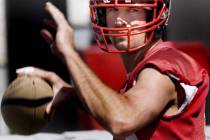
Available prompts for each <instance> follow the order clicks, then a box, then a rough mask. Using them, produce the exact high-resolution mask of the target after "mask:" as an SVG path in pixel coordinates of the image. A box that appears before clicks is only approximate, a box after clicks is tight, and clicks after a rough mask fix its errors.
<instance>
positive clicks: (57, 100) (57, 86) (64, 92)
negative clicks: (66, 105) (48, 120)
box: [16, 67, 75, 115]
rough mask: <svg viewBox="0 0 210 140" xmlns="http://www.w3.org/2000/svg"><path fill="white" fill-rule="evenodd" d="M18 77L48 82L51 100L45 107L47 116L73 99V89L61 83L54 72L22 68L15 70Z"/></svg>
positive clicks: (63, 82)
mask: <svg viewBox="0 0 210 140" xmlns="http://www.w3.org/2000/svg"><path fill="white" fill-rule="evenodd" d="M16 73H17V75H18V76H24V75H27V76H36V77H40V78H42V79H44V80H45V81H47V82H49V83H50V85H51V86H52V90H53V94H54V96H53V99H52V101H51V102H50V103H49V104H48V105H47V108H46V113H47V114H48V115H50V114H52V113H53V112H54V111H55V109H56V107H58V106H59V105H60V104H62V103H63V102H67V101H69V100H70V99H71V97H73V94H74V93H75V92H74V88H73V87H72V86H71V85H69V84H68V83H66V82H65V81H63V80H62V79H61V78H60V77H59V76H58V75H57V74H55V73H54V72H50V71H46V70H42V69H39V68H34V67H24V68H20V69H17V70H16Z"/></svg>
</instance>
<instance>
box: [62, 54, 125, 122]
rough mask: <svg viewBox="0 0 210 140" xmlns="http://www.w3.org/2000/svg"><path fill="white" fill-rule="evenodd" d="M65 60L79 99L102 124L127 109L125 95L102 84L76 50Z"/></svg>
mask: <svg viewBox="0 0 210 140" xmlns="http://www.w3.org/2000/svg"><path fill="white" fill-rule="evenodd" d="M65 60H66V64H67V67H68V69H69V71H70V73H71V75H72V78H73V80H74V82H75V86H76V87H77V88H78V89H79V96H80V99H81V100H82V101H83V102H84V103H85V105H86V106H87V107H88V109H89V111H90V112H91V114H92V115H93V116H94V117H95V118H96V119H98V120H99V121H101V123H103V124H108V123H110V122H111V121H112V119H113V116H114V117H117V116H119V115H120V114H121V113H122V112H124V111H125V110H127V109H126V107H128V105H127V99H126V97H124V96H122V95H119V94H117V93H116V92H115V91H113V90H112V89H110V88H109V87H107V86H106V85H105V84H103V83H102V82H101V81H100V80H99V79H98V77H96V76H95V74H94V73H93V72H92V71H91V70H90V69H89V68H88V67H87V66H86V64H84V63H83V61H82V60H81V58H80V57H79V56H78V54H77V53H76V52H74V51H72V52H71V54H68V57H66V58H65ZM119 112H121V113H119ZM121 115H122V114H121ZM118 118H120V116H119V117H118Z"/></svg>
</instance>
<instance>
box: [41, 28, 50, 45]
mask: <svg viewBox="0 0 210 140" xmlns="http://www.w3.org/2000/svg"><path fill="white" fill-rule="evenodd" d="M40 34H41V35H42V37H43V38H44V39H45V40H46V42H47V43H48V44H51V43H52V42H53V36H52V34H51V33H50V32H49V31H48V30H46V29H42V30H41V31H40Z"/></svg>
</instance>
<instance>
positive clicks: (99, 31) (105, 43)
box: [90, 0, 168, 53]
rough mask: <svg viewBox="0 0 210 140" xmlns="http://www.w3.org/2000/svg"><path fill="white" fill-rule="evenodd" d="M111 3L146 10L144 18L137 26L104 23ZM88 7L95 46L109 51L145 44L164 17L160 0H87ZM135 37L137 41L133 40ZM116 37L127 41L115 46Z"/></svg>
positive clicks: (128, 48)
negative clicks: (143, 22)
mask: <svg viewBox="0 0 210 140" xmlns="http://www.w3.org/2000/svg"><path fill="white" fill-rule="evenodd" d="M112 7H113V8H116V7H135V8H141V9H142V8H143V9H145V10H146V12H147V21H146V23H145V24H142V25H137V26H129V27H107V21H106V10H107V8H112ZM90 10H91V22H92V28H93V31H94V33H95V36H96V42H97V44H98V46H99V47H100V48H101V49H102V50H104V51H107V52H113V53H115V52H116V53H119V52H131V51H135V50H138V49H139V48H142V47H145V46H148V44H150V42H151V41H152V39H153V37H154V34H155V30H157V29H158V28H161V27H162V26H163V25H164V24H165V22H166V20H167V17H168V10H167V8H166V5H165V3H164V0H91V1H90ZM143 36H145V38H144V37H143ZM138 37H139V42H140V43H138V42H136V41H134V40H136V39H135V38H138ZM140 38H141V40H140ZM120 39H121V40H126V41H127V45H126V47H122V48H120V47H116V46H117V45H116V44H115V41H116V40H120ZM114 40H115V41H114ZM112 44H113V45H112ZM114 45H115V46H114ZM119 46H120V45H119Z"/></svg>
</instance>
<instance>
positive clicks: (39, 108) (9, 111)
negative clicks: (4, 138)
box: [1, 76, 53, 134]
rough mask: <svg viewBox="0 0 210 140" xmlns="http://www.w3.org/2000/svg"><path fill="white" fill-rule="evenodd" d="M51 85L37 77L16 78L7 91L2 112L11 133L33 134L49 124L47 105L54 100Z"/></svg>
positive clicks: (3, 99) (2, 103)
mask: <svg viewBox="0 0 210 140" xmlns="http://www.w3.org/2000/svg"><path fill="white" fill-rule="evenodd" d="M52 97H53V92H52V88H51V87H50V85H49V84H48V83H47V82H46V81H44V80H42V79H40V78H37V77H28V76H22V77H18V78H16V79H15V80H14V81H13V82H12V83H11V84H10V85H9V86H8V88H7V89H6V91H5V93H4V95H3V98H2V102H1V112H2V116H3V119H4V121H5V123H6V124H7V125H8V127H9V128H10V129H11V131H13V132H16V133H19V134H33V133H36V132H39V131H41V129H42V128H44V127H45V126H46V124H47V122H48V116H47V115H46V113H45V109H46V105H47V103H49V102H50V101H51V100H52Z"/></svg>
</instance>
